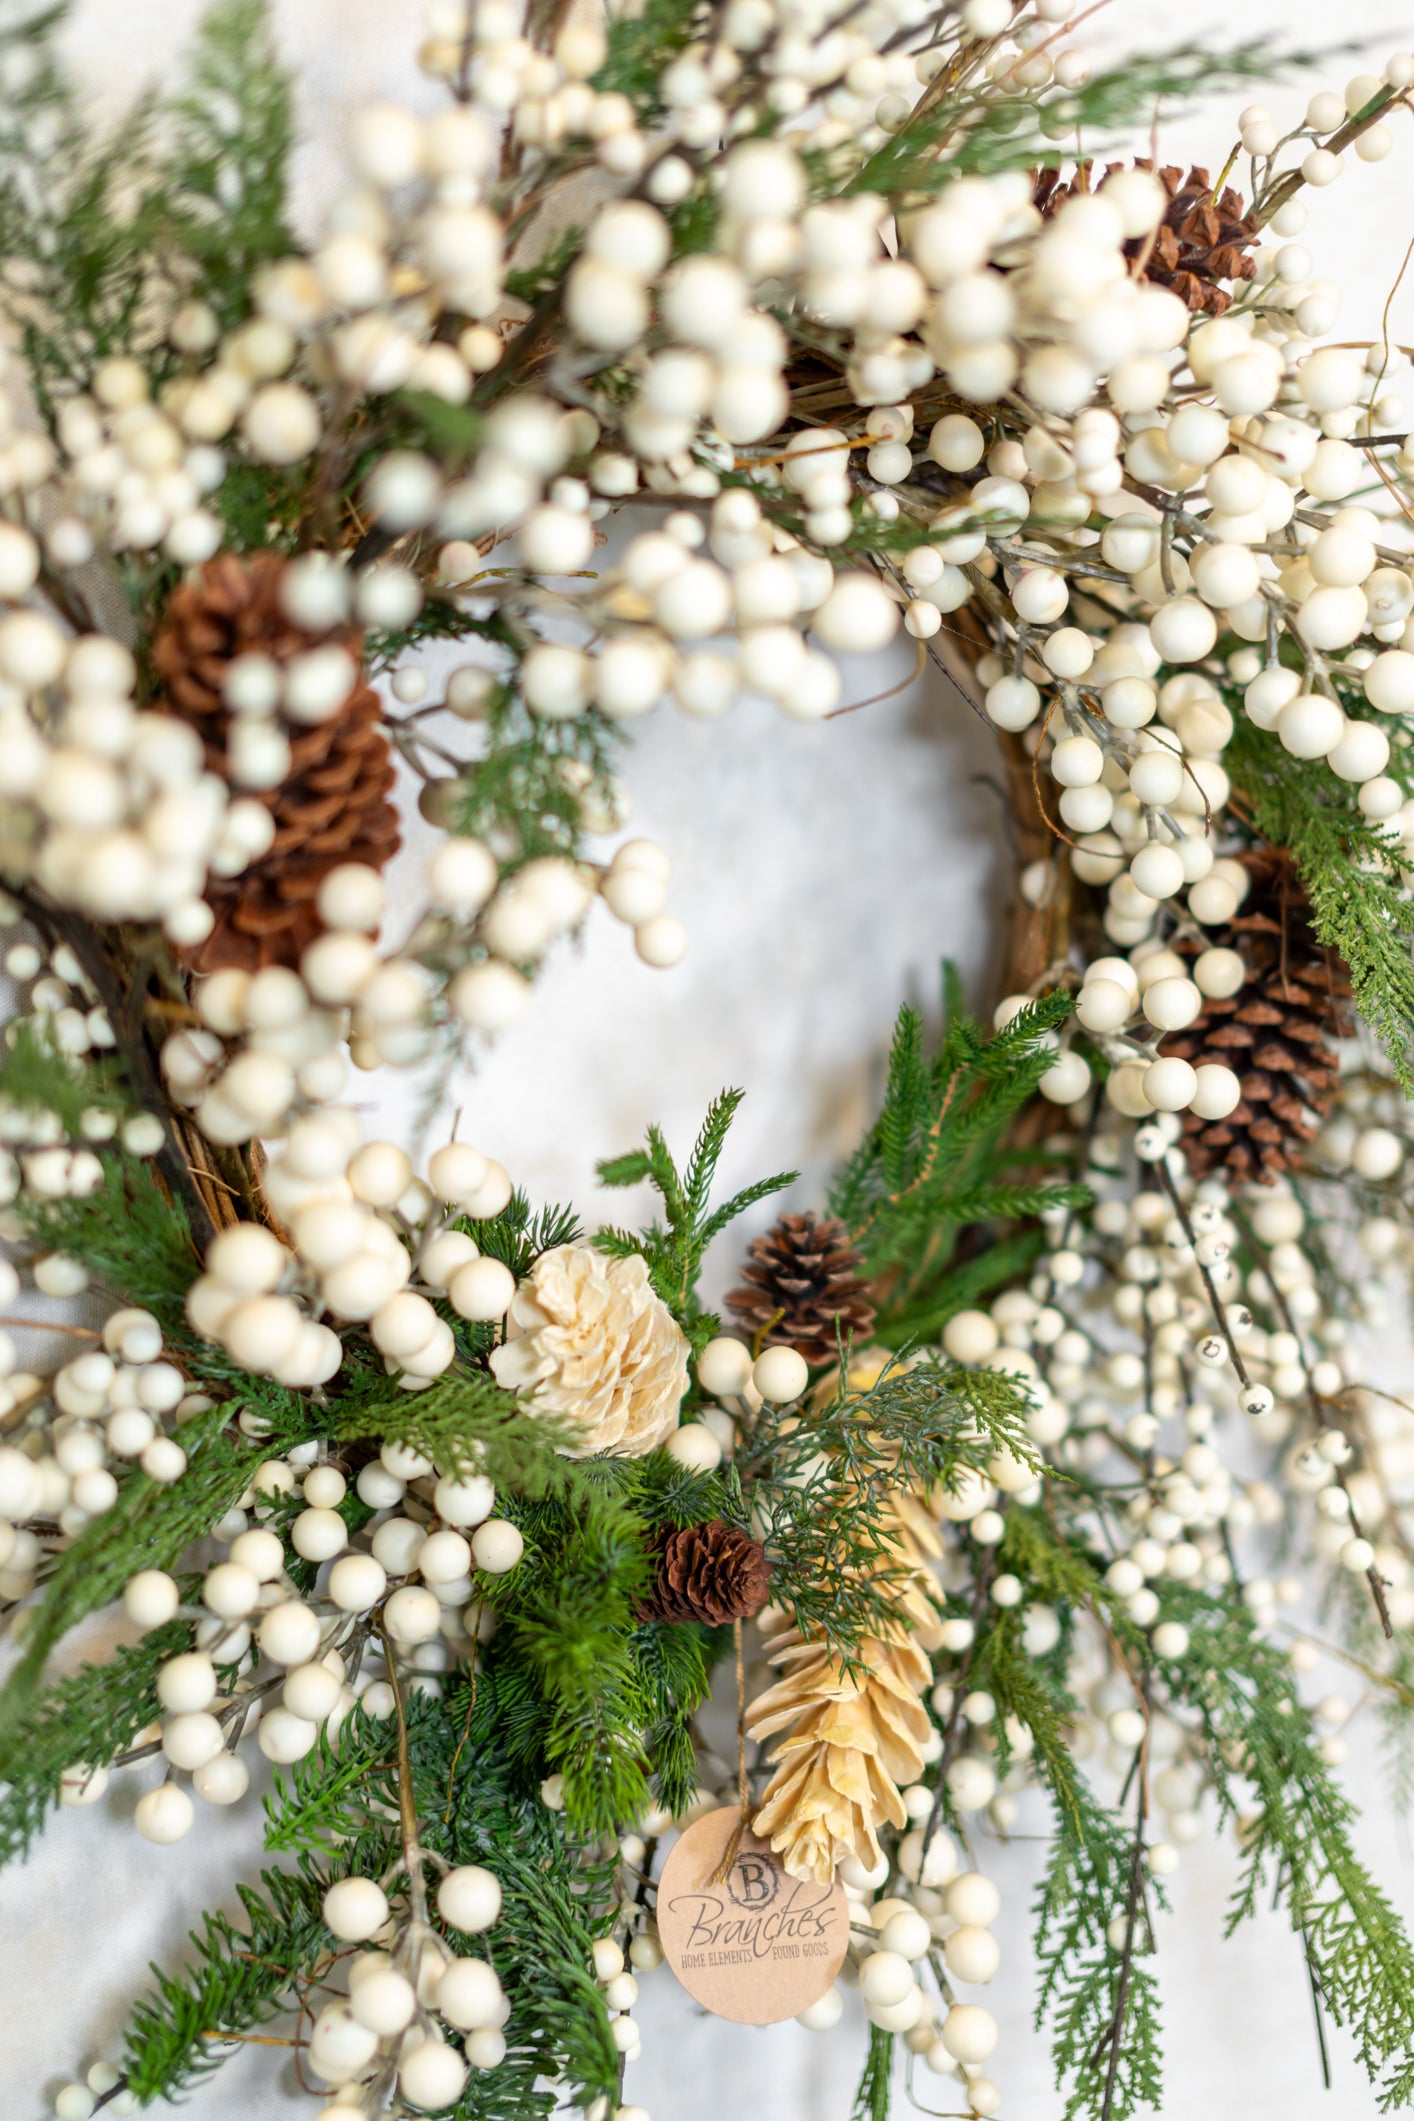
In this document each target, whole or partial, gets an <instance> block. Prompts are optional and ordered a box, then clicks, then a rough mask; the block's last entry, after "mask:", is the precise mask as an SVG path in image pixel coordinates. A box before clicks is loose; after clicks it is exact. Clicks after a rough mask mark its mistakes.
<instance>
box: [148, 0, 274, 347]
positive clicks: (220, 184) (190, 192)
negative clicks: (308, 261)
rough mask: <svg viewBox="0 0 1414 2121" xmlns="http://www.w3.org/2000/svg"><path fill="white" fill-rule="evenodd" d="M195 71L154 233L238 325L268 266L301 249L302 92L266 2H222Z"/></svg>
mask: <svg viewBox="0 0 1414 2121" xmlns="http://www.w3.org/2000/svg"><path fill="white" fill-rule="evenodd" d="M188 71H189V77H190V78H189V85H188V87H187V88H186V89H185V91H184V92H183V94H182V95H180V96H179V97H178V98H177V101H176V103H175V104H174V105H173V107H172V118H173V126H172V140H171V144H170V146H169V147H168V148H167V150H166V152H165V154H164V169H163V180H162V187H161V193H162V202H163V203H162V220H161V225H160V227H159V229H158V230H157V231H156V238H155V239H156V240H157V241H158V242H167V243H170V244H172V245H173V246H174V247H175V249H176V250H177V252H178V253H179V255H180V257H181V260H182V265H183V268H184V269H183V271H182V275H181V276H182V278H183V279H185V280H186V281H187V282H188V287H189V292H190V293H192V294H194V295H198V296H199V297H200V298H201V299H202V300H203V301H206V302H209V303H210V304H211V307H212V308H213V309H214V310H215V312H216V315H217V317H218V318H219V319H220V322H221V325H222V327H223V329H225V330H230V329H231V327H232V326H233V325H236V324H238V323H240V322H241V320H242V319H243V318H244V317H245V316H247V315H248V314H249V312H250V308H251V296H252V289H253V286H254V284H255V282H256V281H257V279H258V276H259V274H260V271H261V269H262V267H264V266H266V265H268V264H271V263H273V262H274V260H275V259H277V258H282V257H285V256H287V255H288V254H289V253H290V252H291V251H292V250H293V248H294V238H293V236H292V235H291V233H290V231H289V229H288V228H287V226H286V224H285V195H286V189H287V183H288V166H289V159H290V155H291V152H292V150H293V146H294V97H293V92H292V89H291V85H290V81H289V79H288V76H287V75H286V73H285V71H284V69H283V68H282V67H281V66H280V64H279V62H278V60H277V58H276V56H275V45H274V39H273V37H272V35H271V28H270V19H269V10H268V8H267V6H266V0H218V4H217V5H216V6H214V7H212V8H211V9H210V10H209V12H208V13H207V14H206V15H205V16H204V18H203V19H202V22H201V24H200V26H199V28H198V30H197V34H196V42H195V45H194V47H193V50H192V54H191V58H190V61H189V66H188Z"/></svg>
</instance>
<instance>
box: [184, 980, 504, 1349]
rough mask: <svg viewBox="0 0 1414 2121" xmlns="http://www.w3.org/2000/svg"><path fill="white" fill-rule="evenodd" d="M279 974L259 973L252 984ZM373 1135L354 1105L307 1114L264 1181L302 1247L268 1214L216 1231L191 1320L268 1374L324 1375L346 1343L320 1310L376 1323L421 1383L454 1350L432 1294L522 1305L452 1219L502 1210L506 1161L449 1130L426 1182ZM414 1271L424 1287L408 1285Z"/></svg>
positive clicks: (474, 1308)
mask: <svg viewBox="0 0 1414 2121" xmlns="http://www.w3.org/2000/svg"><path fill="white" fill-rule="evenodd" d="M223 976H224V977H229V976H230V975H218V977H223ZM270 976H271V975H270V974H269V973H264V972H262V973H259V974H257V975H256V979H255V981H254V982H253V985H254V986H256V987H258V986H259V984H260V982H261V981H263V980H265V979H267V978H269V977H270ZM247 1058H249V1056H247ZM236 1065H237V1066H238V1065H239V1063H237V1064H236ZM361 1134H362V1128H361V1125H360V1123H359V1119H358V1115H357V1114H356V1113H355V1112H353V1111H352V1110H350V1109H349V1108H348V1107H347V1106H329V1107H326V1108H325V1109H324V1110H323V1111H320V1112H311V1113H307V1114H306V1115H305V1116H304V1117H303V1118H301V1119H298V1120H296V1121H295V1122H294V1123H293V1125H292V1126H291V1127H290V1129H289V1133H288V1136H287V1139H286V1142H285V1149H284V1154H283V1155H282V1156H281V1157H280V1159H279V1160H278V1162H277V1163H275V1164H274V1165H273V1166H272V1167H271V1168H270V1170H269V1172H268V1174H267V1181H266V1189H267V1193H268V1196H269V1198H270V1201H271V1204H272V1206H274V1207H275V1209H276V1210H277V1212H278V1213H279V1214H280V1215H281V1216H282V1217H284V1218H285V1219H286V1220H287V1221H288V1224H289V1228H290V1234H291V1237H292V1238H293V1241H294V1250H293V1251H292V1250H291V1249H290V1248H289V1247H288V1246H287V1245H285V1244H282V1243H281V1241H280V1240H279V1238H277V1237H276V1236H275V1235H274V1233H273V1232H272V1231H270V1230H268V1229H266V1228H264V1227H263V1226H262V1225H260V1224H256V1223H238V1224H236V1225H234V1226H233V1227H232V1228H230V1229H228V1230H224V1231H222V1232H221V1234H220V1235H219V1236H218V1237H217V1238H216V1239H215V1240H214V1241H213V1243H212V1245H211V1247H210V1250H209V1251H208V1253H207V1257H206V1270H205V1272H204V1273H203V1274H202V1275H201V1276H200V1277H199V1278H198V1279H197V1280H196V1281H194V1282H193V1283H192V1285H191V1287H190V1289H189V1290H188V1291H187V1298H186V1312H187V1318H188V1321H189V1323H190V1324H191V1325H192V1326H193V1327H194V1328H195V1330H196V1331H197V1332H198V1333H201V1334H203V1335H204V1336H206V1337H207V1338H208V1339H214V1340H219V1342H220V1343H221V1345H222V1347H224V1348H225V1349H226V1351H227V1353H228V1354H229V1355H230V1356H231V1357H232V1358H233V1360H234V1361H236V1362H238V1363H239V1364H241V1366H242V1367H243V1368H245V1369H248V1370H252V1371H254V1372H255V1374H256V1375H257V1376H265V1377H275V1378H277V1379H278V1380H279V1381H280V1382H281V1383H282V1384H286V1385H293V1386H295V1387H306V1388H307V1387H310V1386H313V1385H322V1384H326V1383H327V1382H328V1381H329V1380H330V1379H331V1378H332V1377H333V1376H334V1374H335V1373H336V1371H337V1370H338V1368H339V1365H340V1363H341V1362H342V1360H343V1347H342V1343H341V1342H340V1340H339V1336H338V1334H337V1332H336V1331H335V1330H334V1329H333V1328H332V1327H330V1326H329V1325H326V1324H324V1323H323V1322H322V1320H321V1319H320V1318H319V1317H317V1316H316V1315H315V1314H316V1313H320V1312H322V1313H327V1314H328V1315H329V1316H331V1317H333V1318H335V1319H337V1320H339V1321H340V1322H342V1323H347V1324H354V1323H356V1324H364V1323H366V1324H367V1326H368V1330H369V1334H370V1337H371V1338H372V1341H373V1344H374V1346H375V1347H376V1348H377V1349H378V1351H379V1353H380V1354H381V1355H382V1356H383V1358H384V1361H385V1363H386V1365H387V1368H388V1371H389V1373H390V1374H393V1373H397V1374H398V1376H399V1379H400V1382H401V1384H402V1385H403V1386H404V1388H405V1389H407V1390H409V1391H416V1390H418V1389H420V1388H421V1387H423V1386H425V1385H428V1384H430V1383H431V1382H432V1380H433V1378H435V1377H440V1376H441V1374H442V1372H443V1371H444V1370H446V1369H448V1368H449V1367H450V1365H451V1363H452V1362H453V1360H454V1359H455V1356H456V1341H455V1339H454V1337H453V1333H452V1329H451V1327H450V1326H449V1325H448V1324H447V1322H446V1320H445V1319H444V1318H442V1317H441V1316H440V1314H439V1313H438V1312H437V1311H436V1309H434V1306H433V1302H432V1300H431V1299H432V1298H434V1297H435V1298H445V1300H446V1301H447V1302H448V1303H449V1304H450V1305H451V1307H452V1309H453V1310H454V1311H455V1312H456V1313H457V1315H458V1317H460V1318H464V1319H468V1320H471V1321H474V1322H477V1323H490V1322H492V1321H494V1320H496V1319H499V1318H503V1317H504V1316H505V1314H506V1311H507V1309H508V1308H509V1306H510V1302H511V1298H512V1297H513V1296H514V1294H515V1277H514V1275H513V1274H512V1273H511V1271H510V1269H509V1268H508V1267H506V1266H505V1265H503V1264H502V1262H501V1261H500V1260H498V1259H494V1258H490V1257H482V1256H481V1255H480V1254H479V1253H478V1250H477V1247H476V1245H475V1243H474V1241H473V1240H472V1239H471V1238H470V1237H469V1236H467V1235H466V1234H465V1233H464V1232H463V1231H460V1230H456V1229H452V1228H449V1227H448V1226H447V1222H446V1213H445V1211H446V1210H447V1209H448V1208H450V1210H451V1211H452V1214H453V1216H454V1217H457V1216H469V1217H470V1218H471V1219H472V1220H473V1221H485V1220H489V1219H491V1218H494V1217H495V1216H497V1215H499V1214H500V1213H501V1211H502V1209H503V1208H504V1207H505V1206H506V1203H507V1201H508V1200H509V1199H510V1194H511V1185H510V1179H509V1177H508V1176H507V1174H506V1172H505V1170H504V1169H503V1168H502V1166H501V1165H500V1164H497V1163H494V1162H493V1161H491V1160H489V1159H488V1158H486V1157H485V1156H483V1155H482V1154H481V1152H480V1150H478V1149H474V1148H473V1147H472V1146H471V1144H470V1143H467V1142H449V1143H448V1144H447V1146H446V1147H445V1148H443V1149H439V1150H438V1151H437V1152H436V1154H435V1155H434V1156H433V1158H432V1160H431V1163H430V1165H429V1167H428V1181H427V1182H424V1181H423V1180H421V1179H418V1178H416V1177H415V1176H414V1173H413V1168H412V1163H411V1160H410V1158H409V1157H408V1154H407V1152H406V1150H404V1149H402V1148H400V1147H398V1145H397V1144H396V1143H394V1142H376V1141H375V1142H361V1141H360V1136H361ZM414 1279H417V1280H419V1281H420V1282H421V1283H422V1290H419V1289H417V1288H414V1287H411V1286H410V1284H411V1283H412V1282H413V1280H414ZM423 1290H425V1291H426V1292H428V1293H425V1294H424V1293H423Z"/></svg>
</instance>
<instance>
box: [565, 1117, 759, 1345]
mask: <svg viewBox="0 0 1414 2121" xmlns="http://www.w3.org/2000/svg"><path fill="white" fill-rule="evenodd" d="M744 1094H745V1093H744V1092H743V1091H741V1090H723V1091H722V1092H720V1094H719V1095H718V1096H716V1097H714V1098H713V1100H712V1102H711V1104H710V1105H709V1106H708V1108H707V1116H706V1118H705V1119H704V1121H703V1123H702V1127H701V1130H700V1132H699V1134H698V1137H697V1140H696V1142H695V1144H694V1146H693V1150H692V1154H691V1156H690V1157H689V1158H688V1163H687V1170H686V1173H685V1174H682V1175H680V1174H679V1172H678V1168H677V1165H676V1164H675V1163H674V1161H673V1157H672V1153H671V1151H670V1150H669V1148H668V1145H667V1143H666V1141H665V1140H664V1139H663V1135H662V1133H661V1131H660V1129H659V1128H657V1127H651V1126H650V1127H649V1129H648V1134H647V1139H646V1143H645V1146H644V1147H643V1148H642V1149H630V1150H629V1151H628V1152H627V1153H626V1154H625V1155H623V1156H613V1157H608V1158H605V1159H604V1160H603V1161H602V1162H600V1163H599V1164H597V1165H596V1166H595V1171H596V1175H597V1177H598V1179H599V1183H600V1184H601V1185H603V1186H638V1185H643V1184H645V1183H647V1184H650V1185H652V1186H653V1188H654V1190H655V1191H656V1192H657V1193H658V1195H659V1197H660V1198H661V1200H662V1202H663V1208H664V1213H665V1215H666V1218H667V1220H666V1224H660V1223H654V1224H653V1225H652V1226H651V1227H650V1228H649V1229H647V1230H645V1231H644V1232H643V1234H642V1236H641V1237H634V1236H631V1235H630V1234H629V1233H628V1232H626V1231H622V1230H601V1231H600V1232H599V1233H598V1235H597V1236H596V1237H595V1239H594V1242H595V1244H596V1245H597V1246H598V1247H599V1248H600V1250H601V1251H605V1252H611V1253H613V1254H614V1255H615V1256H616V1257H618V1258H623V1257H625V1256H626V1255H627V1254H629V1253H630V1252H641V1253H642V1254H643V1257H644V1258H645V1260H646V1261H647V1262H648V1274H649V1279H650V1280H651V1281H652V1284H653V1287H654V1288H655V1289H656V1291H657V1293H658V1294H659V1296H661V1297H662V1299H663V1301H664V1303H665V1304H666V1305H667V1306H668V1308H669V1310H670V1311H671V1312H672V1314H673V1316H674V1317H675V1318H676V1319H677V1321H678V1323H679V1325H681V1326H683V1327H684V1328H685V1329H686V1330H687V1331H688V1332H689V1333H690V1334H692V1336H693V1339H694V1342H695V1343H698V1342H700V1341H702V1340H703V1339H704V1338H705V1337H706V1324H707V1321H706V1318H705V1316H704V1314H703V1313H702V1312H701V1310H700V1308H699V1306H698V1304H697V1285H698V1281H699V1279H700V1277H701V1273H702V1261H703V1256H704V1254H705V1253H706V1250H707V1247H708V1245H709V1244H710V1243H711V1242H712V1240H713V1238H714V1237H717V1236H718V1235H720V1233H721V1232H722V1231H723V1230H724V1229H725V1228H726V1227H727V1225H728V1223H730V1222H733V1221H734V1220H735V1219H736V1217H737V1216H738V1215H740V1214H742V1213H743V1212H744V1211H745V1210H746V1209H747V1208H749V1207H752V1206H753V1205H754V1204H755V1203H756V1202H757V1201H758V1200H764V1199H766V1197H767V1196H768V1195H769V1194H772V1193H779V1192H781V1191H782V1190H783V1189H784V1188H785V1187H786V1186H789V1185H793V1184H794V1182H795V1179H796V1177H797V1173H796V1172H794V1171H779V1172H777V1173H776V1174H775V1176H774V1177H771V1178H763V1179H758V1180H756V1182H755V1183H754V1184H752V1185H749V1186H745V1187H743V1188H742V1190H741V1191H740V1192H738V1193H734V1194H733V1195H732V1197H731V1199H730V1200H728V1201H725V1202H724V1203H723V1204H722V1206H721V1207H719V1208H716V1209H712V1210H710V1211H709V1209H708V1205H707V1203H708V1196H709V1194H710V1192H711V1187H712V1180H713V1178H714V1177H715V1175H716V1170H717V1164H718V1162H719V1160H720V1158H721V1154H722V1149H723V1147H724V1145H725V1142H726V1138H727V1134H728V1131H729V1130H730V1127H731V1123H732V1121H733V1119H734V1118H735V1116H736V1113H737V1110H738V1108H739V1106H740V1104H741V1101H742V1097H743V1096H744ZM711 1323H712V1326H713V1329H714V1330H715V1320H713V1321H712V1322H711Z"/></svg>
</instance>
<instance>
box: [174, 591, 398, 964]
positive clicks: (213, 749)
mask: <svg viewBox="0 0 1414 2121" xmlns="http://www.w3.org/2000/svg"><path fill="white" fill-rule="evenodd" d="M285 567H286V562H285V560H284V558H283V556H282V555H281V554H279V553H277V552H258V553H256V554H255V555H254V556H253V557H252V558H250V559H241V558H240V557H239V556H238V555H237V554H235V553H231V552H221V553H218V554H217V555H216V557H215V558H214V559H213V560H209V561H208V562H207V563H206V565H205V566H204V567H203V568H202V569H201V571H200V573H199V574H198V575H195V576H194V577H192V578H191V579H190V580H189V581H186V582H183V583H182V584H181V586H180V587H179V588H178V589H176V590H175V591H174V592H173V594H172V598H171V601H170V603H169V604H168V607H167V612H166V616H165V617H164V619H163V622H162V625H161V628H160V629H159V631H158V634H157V638H156V641H155V642H154V644H153V651H152V659H153V662H154V664H155V666H156V669H157V673H158V675H159V677H160V678H161V679H162V681H163V684H164V686H165V691H166V705H167V706H168V707H169V708H170V709H171V710H172V712H174V713H176V714H179V715H181V716H183V717H184V718H185V719H186V720H187V721H189V722H191V723H192V725H193V726H194V728H195V729H196V730H197V731H198V733H199V735H200V736H201V738H202V741H203V743H204V744H205V747H206V763H207V766H208V768H209V769H210V771H211V772H213V773H215V774H218V775H219V776H220V778H221V779H222V780H224V781H226V782H227V783H232V772H231V763H230V758H229V750H228V747H229V742H230V730H231V715H230V711H229V709H228V708H227V706H226V702H225V693H224V687H225V681H226V674H227V672H228V670H229V668H230V666H231V664H232V663H233V662H234V661H235V660H236V658H237V657H238V656H243V655H262V656H268V657H269V658H270V659H271V660H272V661H273V662H275V663H278V664H281V665H284V664H286V663H289V662H291V661H292V660H293V659H294V658H295V657H296V656H299V655H304V654H306V653H307V652H308V651H309V650H310V649H311V648H315V647H325V646H329V645H337V646H339V647H341V648H344V649H346V650H347V651H348V653H349V654H350V656H351V657H352V658H353V660H354V663H355V666H356V668H357V676H356V678H355V681H354V685H353V689H352V690H351V692H350V693H349V696H348V698H347V699H346V700H345V702H344V704H343V706H342V707H340V708H338V709H337V711H336V712H335V713H334V714H332V715H330V716H329V717H328V718H327V719H326V720H324V721H322V722H316V723H314V724H313V725H312V726H311V725H310V724H307V723H299V724H295V723H292V722H290V723H283V724H282V727H283V729H284V732H285V735H286V736H287V737H288V739H289V743H290V770H289V773H288V774H287V776H286V778H285V779H284V780H283V781H282V782H281V783H280V785H279V786H278V787H276V788H270V789H261V790H259V791H256V793H257V794H258V799H259V800H260V801H261V802H263V803H264V804H265V805H266V807H267V809H268V810H269V811H270V812H271V814H272V815H273V817H274V820H275V838H274V841H273V843H272V845H271V846H270V848H269V850H268V852H266V853H265V854H264V855H262V856H261V857H260V858H259V860H257V861H255V862H252V863H251V865H250V866H249V868H247V869H245V870H243V871H242V872H241V874H240V875H239V876H237V877H232V878H231V879H229V881H227V880H223V879H222V878H220V877H217V876H211V877H209V878H208V880H207V886H206V898H207V903H208V905H209V906H210V907H211V910H212V912H213V913H214V914H215V916H216V925H215V927H214V928H213V929H212V931H211V934H210V935H209V936H208V937H207V939H206V941H205V942H204V943H201V944H199V945H197V946H196V947H195V948H194V949H191V950H189V951H187V952H184V953H183V954H184V956H185V958H186V961H187V963H188V964H190V965H191V966H192V968H193V970H195V971H198V972H215V971H218V970H220V969H221V968H222V967H225V966H239V967H241V968H242V969H243V970H245V971H250V972H254V971H258V970H259V969H260V967H261V966H263V965H297V964H298V962H299V959H300V955H301V952H302V951H303V950H304V948H305V946H306V944H308V943H311V942H312V941H313V940H314V938H315V937H316V936H317V935H318V934H319V933H320V932H321V929H322V927H323V923H322V922H321V920H320V918H319V915H318V911H317V909H316V906H315V900H316V898H317V896H318V892H319V886H320V884H321V883H322V882H323V880H324V878H325V876H326V875H327V874H328V872H329V871H330V870H331V869H333V868H336V867H337V866H338V865H339V863H341V862H362V863H364V864H366V865H367V866H368V867H369V868H372V869H382V868H383V867H385V865H386V864H387V863H388V862H389V861H390V860H391V859H392V857H393V855H394V854H395V853H396V852H397V848H398V840H399V833H398V813H397V810H396V809H395V807H394V805H393V803H392V802H391V800H390V794H391V790H392V786H393V780H394V767H393V757H392V751H391V749H390V747H389V744H388V739H387V737H386V736H385V735H384V733H383V729H382V716H381V709H380V707H379V703H378V696H377V694H376V693H375V692H374V691H373V689H372V687H371V686H370V685H368V684H367V683H366V682H365V681H364V677H363V671H362V664H361V645H362V644H361V640H360V637H359V634H358V632H357V629H356V628H354V627H351V626H337V627H332V628H329V629H327V630H326V631H323V632H310V631H308V630H307V629H306V628H304V627H301V626H298V625H296V624H295V622H294V621H293V620H292V619H290V618H289V617H288V616H287V615H286V613H285V611H284V608H283V605H282V603H281V599H280V584H281V580H282V577H283V575H284V572H285ZM242 792H243V791H242Z"/></svg>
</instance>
